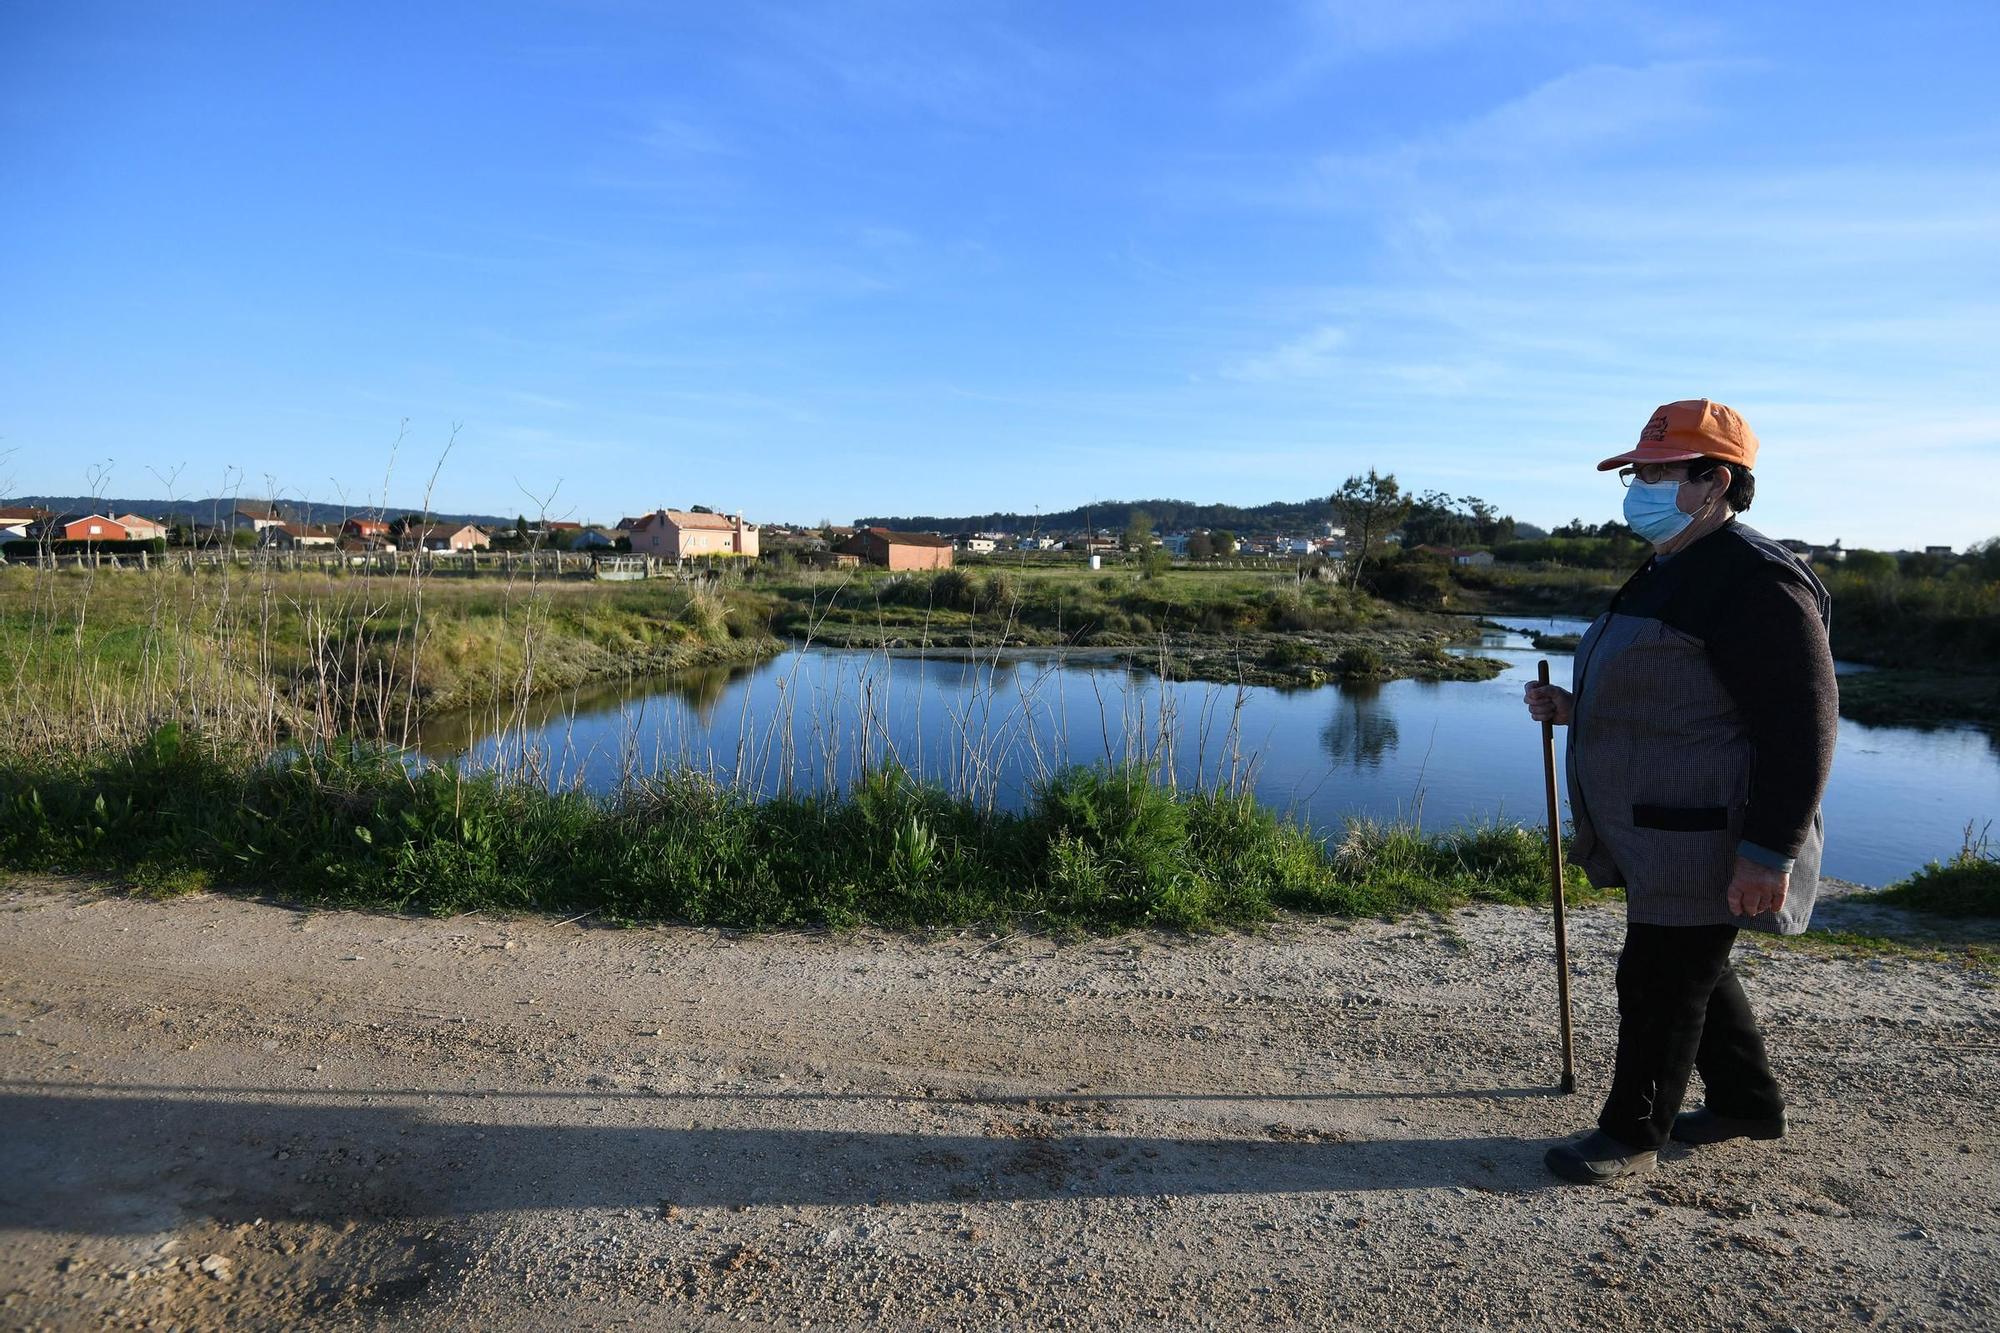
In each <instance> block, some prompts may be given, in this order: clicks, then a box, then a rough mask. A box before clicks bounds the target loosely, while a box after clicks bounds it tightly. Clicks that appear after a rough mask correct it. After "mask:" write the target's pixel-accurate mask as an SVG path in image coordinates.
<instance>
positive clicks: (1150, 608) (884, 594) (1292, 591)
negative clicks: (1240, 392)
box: [746, 563, 1398, 646]
mask: <svg viewBox="0 0 2000 1333" xmlns="http://www.w3.org/2000/svg"><path fill="white" fill-rule="evenodd" d="M746 590H747V591H751V592H756V591H762V592H765V593H768V594H769V595H770V596H771V598H772V599H773V601H774V605H773V606H772V608H771V613H772V614H771V621H770V623H771V624H772V626H773V627H774V628H775V629H777V630H778V631H779V632H781V633H785V634H790V635H794V636H799V637H804V636H805V635H806V634H808V633H809V632H810V633H813V634H815V635H817V636H818V637H821V638H833V639H846V638H851V637H854V636H870V635H874V634H877V633H879V632H880V631H882V630H884V629H887V630H889V631H892V632H895V633H898V634H902V635H906V634H907V633H908V632H911V631H922V630H926V629H927V630H928V631H929V632H930V633H931V634H932V635H933V636H935V637H943V636H954V635H955V636H959V637H971V636H982V637H985V638H987V639H992V638H997V637H999V636H1000V635H1002V634H1006V635H1008V636H1010V637H1013V638H1016V639H1025V640H1027V641H1030V642H1048V643H1056V642H1061V643H1072V644H1108V645H1120V646H1131V645H1136V644H1143V643H1145V642H1146V641H1147V640H1148V639H1150V638H1151V637H1153V636H1155V635H1158V634H1162V633H1166V634H1175V635H1187V634H1213V635H1218V636H1220V635H1237V634H1246V633H1284V632H1296V631H1302V630H1318V631H1327V632H1340V631H1351V630H1355V629H1359V628H1362V627H1364V626H1368V625H1370V624H1374V623H1377V622H1385V621H1389V622H1393V621H1394V620H1395V619H1396V618H1397V615H1398V613H1396V612H1395V611H1394V610H1393V609H1392V608H1390V607H1388V606H1386V605H1384V604H1383V603H1381V602H1378V601H1377V600H1375V599H1374V598H1372V597H1369V596H1367V595H1366V594H1364V593H1358V592H1355V591H1354V590H1352V589H1349V588H1345V587H1341V586H1339V585H1337V584H1334V583H1331V582H1327V581H1322V580H1313V579H1308V580H1306V581H1304V582H1303V583H1301V582H1300V581H1299V580H1297V579H1295V578H1294V577H1293V576H1292V575H1291V574H1290V573H1284V572H1262V571H1247V570H1221V569H1217V570H1207V569H1173V570H1169V571H1167V572H1164V573H1161V574H1157V575H1152V576H1148V575H1145V574H1143V573H1142V572H1140V571H1139V570H1137V569H1136V568H1132V567H1124V566H1121V567H1118V568H1115V569H1106V570H1102V571H1092V570H1090V569H1087V568H1084V567H1082V566H1050V565H1046V564H1045V565H1039V566H1037V565H1030V566H1028V567H1026V568H1009V567H1007V566H1005V565H1002V564H997V563H992V564H986V565H982V566H977V567H966V568H962V569H949V570H942V571H938V572H935V573H932V572H922V573H907V574H889V573H886V572H883V571H876V570H858V571H850V570H841V571H830V572H821V573H790V574H783V573H774V574H767V575H753V576H752V577H751V578H750V580H749V581H748V583H747V584H746Z"/></svg>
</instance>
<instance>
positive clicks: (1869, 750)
mask: <svg viewBox="0 0 2000 1333" xmlns="http://www.w3.org/2000/svg"><path fill="white" fill-rule="evenodd" d="M1501 620H1502V623H1504V624H1506V625H1507V626H1509V629H1508V630H1507V631H1506V632H1497V631H1496V632H1493V633H1490V634H1489V635H1488V636H1487V639H1486V642H1485V645H1484V646H1483V647H1482V648H1481V649H1480V650H1479V651H1481V652H1484V653H1487V654H1490V655H1492V656H1495V657H1499V658H1501V659H1503V660H1505V661H1506V662H1507V663H1508V668H1507V670H1506V671H1505V672H1503V673H1502V674H1501V675H1500V676H1499V677H1497V678H1496V679H1494V680H1490V681H1482V682H1478V683H1464V682H1457V683H1442V682H1424V681H1393V682H1390V683H1389V684H1386V685H1371V686H1327V687H1323V688H1320V689H1310V690H1277V689H1270V688H1265V687H1248V688H1244V689H1241V690H1239V689H1237V688H1235V687H1230V686H1218V685H1211V684H1203V683H1186V682H1181V683H1174V682H1163V681H1161V680H1159V679H1158V678H1156V677H1154V676H1151V675H1149V674H1146V673H1142V672H1135V671H1132V670H1130V669H1128V668H1126V667H1125V666H1123V665H1121V664H1118V663H1115V662H1109V661H1105V660H1103V659H1102V658H1092V657H1090V656H1089V655H1086V654H1077V653H1071V654H1068V655H1066V656H1057V655H1053V654H1028V653H1022V654H1011V655H1007V656H1003V657H1002V658H1000V659H999V660H997V661H995V660H993V659H991V658H989V659H986V660H984V661H981V662H978V663H968V662H963V661H957V660H945V659H936V658H931V659H919V658H914V657H897V658H884V657H882V656H879V655H871V654H862V653H843V652H829V651H818V650H815V651H809V652H790V653H786V654H783V655H781V656H779V657H777V658H774V659H772V660H771V661H768V662H765V663H762V664H760V665H758V666H755V667H740V668H713V669H708V670H702V671H691V672H682V673H677V674H675V675H673V676H671V677H661V678H654V679H648V680H643V681H632V682H620V683H617V684H611V685H601V686H596V687H593V688H589V689H584V690H579V691H575V692H572V693H570V694H567V695H562V696H555V697H552V698H550V699H547V700H543V701H540V702H538V703H537V704H536V705H534V706H533V707H532V708H531V710H530V711H529V712H528V714H527V715H526V717H525V718H522V719H516V720H515V725H514V726H512V727H507V728H503V727H501V726H500V725H499V723H498V721H497V720H496V719H493V718H482V717H474V716H466V715H459V716H453V717H445V718H440V719H438V720H436V721H435V722H433V723H432V724H430V725H429V726H427V727H426V729H425V731H424V734H423V736H422V738H421V743H420V744H421V749H422V750H423V752H424V753H425V754H426V755H428V756H430V757H432V758H440V759H442V758H460V757H463V758H466V759H468V760H469V761H470V762H472V763H474V764H477V765H490V764H495V763H500V764H519V763H522V762H523V761H524V759H525V758H528V757H530V756H532V758H533V761H534V762H536V763H537V764H538V765H539V766H540V767H541V768H542V770H543V771H545V772H547V773H548V774H550V775H551V776H553V777H554V778H555V779H557V780H558V781H562V782H576V783H580V784H581V785H584V786H586V787H590V788H593V789H599V790H602V789H607V788H610V787H612V786H614V785H616V783H617V782H618V781H619V779H620V777H621V775H624V774H626V773H633V772H645V771H650V770H652V769H655V768H657V767H659V766H662V765H671V764H695V765H699V766H702V767H706V768H709V769H712V770H713V771H716V772H718V773H720V774H722V775H725V776H727V775H731V774H735V775H739V780H741V781H743V782H745V783H746V784H748V785H750V786H751V787H753V788H755V789H757V790H759V791H766V792H769V791H776V790H779V789H781V788H783V787H784V786H786V785H787V784H788V783H789V785H791V786H792V787H793V788H795V789H816V788H820V787H823V786H825V785H828V784H830V783H838V782H840V781H844V780H845V779H846V778H847V777H848V776H850V775H851V774H852V772H853V770H854V767H855V765H856V764H857V762H859V760H860V758H861V757H862V756H864V755H865V756H867V757H869V758H870V759H871V760H873V761H878V762H879V761H881V760H883V759H887V758H894V759H896V760H898V761H900V762H901V763H902V764H904V765H905V766H906V767H908V768H910V769H912V770H914V771H916V772H918V773H920V774H922V775H924V776H926V777H929V778H931V779H934V780H937V781H941V782H945V783H947V784H950V785H952V786H954V787H957V788H959V789H961V790H966V791H970V792H973V793H975V794H981V795H986V796H990V797H991V799H993V800H995V801H997V802H998V803H999V804H1001V805H1003V806H1008V807H1015V806H1018V805H1019V804H1020V803H1021V802H1022V801H1023V800H1024V799H1025V798H1026V795H1027V793H1028V792H1029V791H1030V790H1031V789H1032V786H1033V783H1034V781H1035V780H1036V778H1037V777H1039V776H1040V775H1042V774H1044V773H1046V772H1048V771H1049V770H1050V769H1051V768H1053V767H1054V766H1055V765H1057V764H1059V763H1063V762H1072V763H1092V762H1096V761H1099V760H1102V759H1105V758H1111V759H1148V760H1151V761H1154V762H1157V763H1159V764H1160V765H1161V766H1162V767H1163V768H1165V769H1168V770H1171V771H1172V772H1173V773H1174V774H1175V775H1176V776H1177V778H1178V779H1179V780H1180V781H1182V782H1197V781H1211V782H1212V781H1216V780H1221V779H1226V778H1228V777H1229V776H1230V775H1231V774H1232V773H1233V774H1236V775H1237V776H1238V777H1240V778H1242V779H1244V780H1246V781H1248V782H1249V784H1250V785H1251V786H1252V788H1253V789H1254V790H1255V792H1256V793H1257V796H1258V797H1259V799H1261V800H1263V801H1264V802H1265V803H1267V804H1269V805H1271V806H1273V807H1275V808H1278V809H1281V810H1286V811H1290V812H1292V813H1294V814H1296V815H1297V816H1299V817H1301V818H1304V819H1306V820H1307V821H1309V822H1310V823H1312V824H1313V825H1314V826H1315V827H1317V828H1320V829H1323V830H1337V829H1338V828H1339V827H1340V825H1341V822H1342V820H1343V819H1344V818H1346V817H1347V816H1350V815H1368V816H1375V817H1379V818H1397V817H1404V818H1408V817H1416V818H1421V819H1422V820H1423V821H1424V822H1425V823H1426V824H1428V825H1431V826H1433V827H1439V826H1443V825H1447V824H1452V823H1456V822H1460V821H1465V820H1482V819H1494V818H1502V819H1518V820H1522V821H1524V822H1528V823H1540V822H1541V821H1542V776H1541V758H1540V734H1539V730H1538V729H1537V728H1536V727H1535V726H1534V724H1533V723H1532V722H1531V721H1530V720H1529V719H1528V717H1527V714H1526V712H1525V711H1524V710H1523V709H1522V707H1521V703H1520V696H1521V685H1522V683H1523V682H1524V681H1527V680H1531V679H1533V678H1534V674H1535V663H1536V661H1537V660H1538V659H1539V658H1543V657H1546V658H1548V659H1549V661H1550V668H1551V671H1552V673H1553V675H1554V677H1555V679H1556V680H1558V681H1567V679H1568V676H1569V667H1570V664H1569V656H1568V654H1566V653H1555V652H1539V651H1537V650H1535V649H1534V648H1533V647H1532V646H1531V644H1530V643H1529V640H1528V638H1527V634H1528V633H1529V632H1531V631H1534V630H1542V631H1544V632H1549V633H1577V632H1580V631H1581V630H1582V628H1583V627H1584V624H1585V622H1583V621H1580V620H1574V619H1560V618H1559V619H1555V620H1532V619H1525V618H1512V617H1502V618H1501ZM1825 810H1826V821H1827V842H1826V869H1827V871H1828V873H1830V874H1833V875H1837V876H1840V877H1842V878H1847V879H1855V880H1860V881H1862V882H1863V883H1871V884H1880V883H1885V882H1887V881H1889V880H1891V879H1894V878H1897V877H1899V876H1901V875H1904V874H1907V873H1908V872H1909V871H1910V870H1911V869H1913V868H1915V867H1916V866H1918V865H1921V864H1922V863H1923V862H1924V861H1926V860H1929V859H1931V858H1933V857H1942V856H1948V855H1950V854H1951V853H1952V852H1953V851H1955V850H1956V849H1957V847H1958V845H1959V842H1960V835H1961V831H1962V830H1963V828H1964V827H1965V825H1966V823H1967V821H1979V822H1983V821H1985V820H1988V819H1994V818H1996V817H2000V742H1996V740H1995V739H1994V738H1993V737H1990V736H1988V735H1987V734H1986V733H1983V732H1980V731H1977V730H1974V729H1971V728H1945V729H1938V730H1930V731H1920V730H1915V729H1911V728H1895V727H1866V726H1862V725H1860V724H1859V723H1854V722H1847V721H1843V722H1842V723H1841V729H1840V746H1839V752H1838V755H1837V757H1836V759H1835V763H1834V772H1833V779H1832V782H1831V784H1830V786H1829V788H1828V791H1827V796H1826V802H1825Z"/></svg>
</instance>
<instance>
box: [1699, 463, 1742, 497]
mask: <svg viewBox="0 0 2000 1333" xmlns="http://www.w3.org/2000/svg"><path fill="white" fill-rule="evenodd" d="M1706 480H1708V481H1712V482H1714V483H1716V485H1717V486H1719V487H1720V488H1721V489H1719V490H1718V491H1716V493H1715V498H1716V499H1717V500H1722V499H1725V498H1727V497H1728V495H1729V488H1730V487H1731V486H1732V485H1734V484H1735V482H1736V469H1735V468H1733V467H1731V466H1729V464H1727V463H1723V464H1720V465H1718V466H1717V467H1716V469H1715V471H1713V472H1711V473H1709V474H1708V477H1707V478H1706Z"/></svg>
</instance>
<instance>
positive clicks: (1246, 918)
mask: <svg viewBox="0 0 2000 1333" xmlns="http://www.w3.org/2000/svg"><path fill="white" fill-rule="evenodd" d="M1545 858H1546V852H1545V850H1544V841H1543V836H1542V835H1541V834H1540V833H1539V832H1538V831H1536V830H1532V829H1525V828H1521V827H1517V826H1513V825H1493V826H1488V827H1483V828H1475V829H1462V830H1456V831H1452V832H1448V833H1437V834H1424V833H1420V832H1418V831H1417V830H1414V829H1411V828H1407V827H1402V826H1385V825H1376V824H1369V823H1356V824H1353V825H1351V826H1350V827H1349V828H1348V830H1347V832H1346V834H1345V836H1344V837H1343V838H1339V839H1334V840H1321V839H1319V838H1316V837H1315V836H1313V835H1312V834H1311V833H1310V832H1308V831H1307V830H1305V829H1304V828H1302V827H1300V826H1298V825H1296V824H1293V823H1290V822H1287V821H1285V820H1282V819H1280V818H1279V817H1278V816H1276V815H1275V814H1273V813H1272V812H1271V811H1269V810H1267V809H1264V808H1263V807H1260V806H1258V805H1257V804H1256V803H1255V802H1254V801H1253V800H1252V799H1251V798H1249V797H1248V796H1245V795H1237V794H1230V793H1227V792H1215V791H1196V792H1188V791H1181V792H1175V791H1170V790H1167V789H1165V788H1163V787H1160V786H1158V785H1156V784H1154V783H1152V782H1150V781H1149V780H1148V779H1147V778H1146V777H1145V776H1144V775H1143V774H1141V773H1140V772H1138V771H1136V770H1131V769H1082V768H1078V769H1070V770H1067V771H1064V772H1062V773H1059V774H1057V775H1056V776H1055V777H1053V778H1052V779H1051V780H1050V781H1049V782H1048V783H1047V784H1046V785H1045V786H1043V787H1042V788H1041V790H1040V791H1039V792H1038V793H1037V794H1036V796H1035V798H1034V800H1033V801H1032V802H1031V803H1030V805H1029V806H1028V808H1027V809H1025V810H1023V811H1021V812H1020V813H1009V812H1006V811H1000V810H994V809H991V808H987V807H983V806H980V805H976V804H974V803H972V802H969V801H966V800H963V799H960V798H958V797H955V796H953V795H950V794H948V793H947V792H945V791H943V790H942V789H940V788H937V787H933V786H926V785H923V784H920V783H917V782H915V781H913V780H912V779H910V778H909V777H908V776H906V775H905V774H903V773H902V772H900V771H899V770H894V769H890V770H885V771H878V772H874V773H871V774H869V775H868V776H867V777H866V778H864V779H863V780H861V781H859V782H857V783H856V784H854V785H853V786H852V788H851V789H850V790H848V791H846V792H845V793H843V794H840V795H812V796H792V797H784V798H772V799H763V800H757V799H752V798H751V797H749V796H748V795H746V794H744V793H742V792H740V791H736V790H733V789H731V788H729V787H727V786H724V785H720V784H718V783H717V782H715V781H714V780H713V779H711V778H709V777H706V776H704V775H701V774H698V773H691V772H678V773H669V774H663V775H660V776H658V777H655V778H651V779H641V780H635V781H633V782H632V783H630V784H629V785H628V786H626V787H625V788H624V789H623V790H621V791H620V792H619V793H617V795H615V796H614V797H610V798H604V799H599V798H593V797H591V796H588V795H585V794H581V793H577V792H554V791H550V790H547V789H546V788H543V787H538V786H534V785H531V784H527V783H523V782H510V781H506V780H502V779H500V778H497V777H494V776H491V775H473V774H468V773H463V772H458V771H455V770H452V769H448V768H429V769H425V770H422V771H418V772H408V771H406V770H405V769H404V768H403V766H402V765H401V764H400V763H399V762H398V761H397V760H396V759H395V758H394V757H393V756H391V755H389V754H388V753H386V752H384V751H382V750H379V749H370V748H360V747H339V748H330V749H326V750H320V751H312V752H307V753H301V754H296V755H294V756H292V757H290V758H287V759H284V760H282V761H271V762H257V761H255V760H253V759H251V758H249V757H248V756H244V755H239V754H234V753H231V752H227V751H223V752H218V751H217V750H215V749H214V748H212V747H209V746H204V745H197V744H193V743H190V742H188V741H186V740H185V739H184V738H183V736H182V734H181V733H180V732H179V731H178V730H177V729H173V728H168V729H163V730H162V731H160V732H159V733H157V734H155V735H154V736H152V737H150V738H148V739H147V740H146V741H145V742H144V743H142V744H140V745H137V746H135V747H133V748H131V749H130V750H129V751H128V752H125V753H122V754H118V755H116V756H115V757H111V758H102V757H100V758H97V759H94V760H90V761H81V760H77V761H70V762H66V763H57V762H52V761H47V760H43V761H38V762H34V763H28V762H25V761H22V760H19V759H15V760H11V761H6V762H4V763H0V866H6V867H9V868H13V869H19V870H38V871H72V872H74V871H93V872H103V873H110V874H113V875H117V876H122V877H124V878H126V879H128V880H130V881H132V882H134V883H137V884H140V885H142V886H144V887H146V888H148V889H149V890H151V891H153V892H157V893H162V894H170V893H175V892H183V891H187V890H191V889H202V888H209V887H216V888H223V889H231V888H243V889H247V890H249V891H252V892H257V893H276V894H280V895H283V896H287V897H290V898H292V899H295V900H299V901H304V902H309V903H321V904H329V905H340V906H349V907H367V908H388V909H393V910H398V911H410V912H421V913H431V914H439V915H448V914H452V913H457V912H465V911H472V910H503V911H546V912H559V913H563V914H573V913H579V912H594V913H597V914H599V915H601V916H603V917H605V918H606V919H609V920H613V921H641V920H664V921H680V922H689V923H698V924H708V925H722V926H732V927H740V928H755V929H769V928H779V927H795V926H836V927H839V926H849V925H853V924H857V923H861V922H873V923H877V924H881V925H885V926H892V927H923V926H945V925H959V924H967V923H997V924H1008V925H1032V926H1036V927H1040V928H1046V929H1089V930H1113V929H1124V928H1130V927H1139V926H1151V927H1162V928H1168V929H1176V930H1188V931H1194V930H1205V929H1212V928H1216V927H1221V926H1229V925H1240V924H1246V923H1251V922H1255V921H1259V920H1263V919H1265V918H1268V917H1269V916H1271V915H1272V914H1273V913H1274V912H1277V911H1280V910H1291V911H1299V912H1309V913H1328V914H1334V915H1340V916H1386V915H1393V914H1396V913H1400V912H1404V911H1410V910H1417V909H1428V910H1441V909H1446V908H1450V907H1454V906H1457V905H1459V904H1462V903H1468V902H1475V901H1483V902H1535V901H1542V900H1544V899H1545V898H1546V894H1547V887H1548V869H1547V861H1546V859H1545ZM1576 891H1577V892H1578V893H1582V892H1583V886H1582V884H1581V882H1580V881H1578V882H1577V884H1576Z"/></svg>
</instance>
